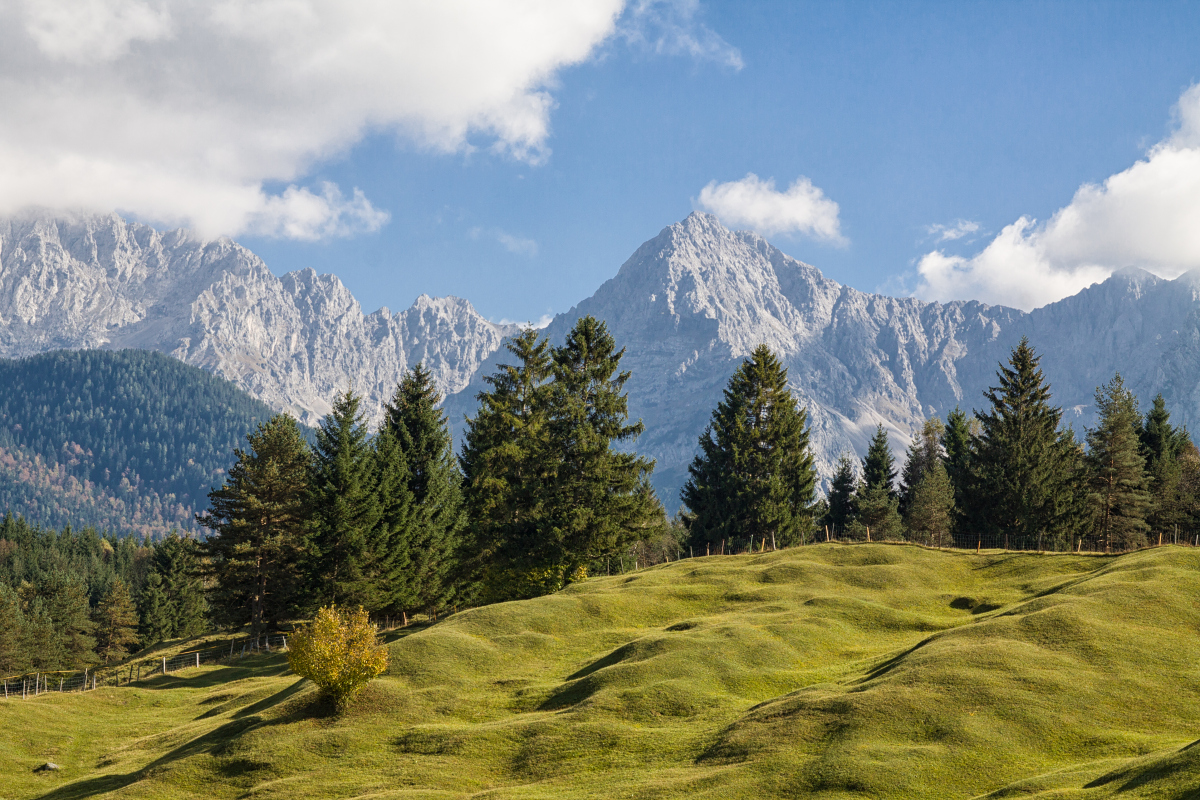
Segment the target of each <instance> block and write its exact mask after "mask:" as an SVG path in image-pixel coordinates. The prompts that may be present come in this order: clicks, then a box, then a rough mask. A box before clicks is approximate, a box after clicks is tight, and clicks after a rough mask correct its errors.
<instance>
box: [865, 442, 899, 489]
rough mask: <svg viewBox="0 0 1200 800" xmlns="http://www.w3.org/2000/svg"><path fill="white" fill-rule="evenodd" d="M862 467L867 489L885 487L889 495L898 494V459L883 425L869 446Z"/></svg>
mask: <svg viewBox="0 0 1200 800" xmlns="http://www.w3.org/2000/svg"><path fill="white" fill-rule="evenodd" d="M862 465H863V468H862V473H863V484H864V485H865V486H866V488H868V489H874V488H877V487H883V488H884V489H886V490H887V492H888V494H889V495H895V494H896V487H895V485H896V459H895V457H894V456H893V455H892V448H891V445H889V444H888V435H887V431H885V430H884V429H883V425H879V426H878V427H877V428H876V429H875V435H874V436H872V437H871V443H870V444H869V445H867V455H866V456H865V457H864V458H863V462H862Z"/></svg>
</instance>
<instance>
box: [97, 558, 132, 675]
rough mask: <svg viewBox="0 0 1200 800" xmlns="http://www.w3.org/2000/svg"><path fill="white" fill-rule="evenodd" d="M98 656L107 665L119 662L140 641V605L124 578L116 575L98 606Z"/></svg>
mask: <svg viewBox="0 0 1200 800" xmlns="http://www.w3.org/2000/svg"><path fill="white" fill-rule="evenodd" d="M95 617H96V655H98V656H99V657H100V658H101V659H102V660H103V661H104V663H105V664H107V663H109V661H114V660H115V661H120V660H121V659H122V658H124V657H125V656H126V655H127V654H128V653H129V651H130V645H134V644H136V643H137V640H138V638H137V625H138V615H137V608H136V606H134V604H133V597H132V595H130V593H129V587H128V586H126V585H125V581H123V580H121V579H120V578H117V579H116V580H115V581H113V584H112V587H111V588H110V589H109V590H108V593H107V594H105V595H104V599H103V600H101V601H100V604H99V605H98V606H96V614H95Z"/></svg>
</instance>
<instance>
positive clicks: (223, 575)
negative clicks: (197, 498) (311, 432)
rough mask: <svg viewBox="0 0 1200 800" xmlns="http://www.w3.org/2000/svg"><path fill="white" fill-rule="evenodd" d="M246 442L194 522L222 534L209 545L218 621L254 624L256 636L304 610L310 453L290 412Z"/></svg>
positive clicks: (206, 545)
mask: <svg viewBox="0 0 1200 800" xmlns="http://www.w3.org/2000/svg"><path fill="white" fill-rule="evenodd" d="M246 442H247V444H248V445H249V448H248V449H247V450H235V451H234V457H235V459H236V462H235V463H234V465H233V467H232V468H231V469H230V470H229V477H228V478H226V480H225V482H224V483H223V484H222V486H221V487H220V488H218V489H214V490H213V491H211V492H210V493H209V503H210V509H209V511H207V512H206V513H204V514H199V515H197V516H196V520H197V522H199V523H200V524H201V525H203V526H205V527H207V528H209V529H210V530H212V531H213V532H214V533H215V534H216V535H214V536H212V537H210V538H209V539H208V540H207V541H206V542H205V543H204V545H203V553H204V554H205V555H206V556H207V557H208V567H207V574H208V575H209V576H210V577H211V578H212V579H213V589H212V592H211V593H210V601H211V604H212V607H213V610H214V612H215V615H216V617H217V618H218V619H219V620H220V621H221V622H222V623H224V624H226V625H229V626H233V627H241V626H242V625H244V624H246V623H249V624H250V631H251V635H252V636H257V635H258V634H259V633H260V632H261V631H262V630H263V627H264V625H265V623H266V621H268V620H272V619H279V618H283V617H289V616H294V615H295V612H296V609H297V606H298V605H299V598H298V597H297V596H296V594H297V589H298V587H299V584H300V578H301V560H302V551H303V546H304V537H305V533H306V526H307V523H308V519H309V508H308V503H307V501H308V494H309V492H308V474H309V464H310V462H311V453H310V451H309V447H308V443H307V441H305V439H304V434H303V433H301V431H300V427H299V425H297V424H296V421H295V420H294V419H292V418H291V417H290V416H288V415H286V414H277V415H275V416H274V417H272V418H271V419H270V420H269V421H268V422H266V423H265V424H262V425H259V426H258V427H257V428H256V429H255V431H254V432H253V433H250V434H248V435H247V436H246Z"/></svg>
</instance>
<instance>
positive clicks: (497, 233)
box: [467, 227, 538, 258]
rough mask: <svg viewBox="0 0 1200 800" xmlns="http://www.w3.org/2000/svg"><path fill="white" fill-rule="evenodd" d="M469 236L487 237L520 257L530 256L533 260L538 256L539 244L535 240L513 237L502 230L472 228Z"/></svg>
mask: <svg viewBox="0 0 1200 800" xmlns="http://www.w3.org/2000/svg"><path fill="white" fill-rule="evenodd" d="M467 235H468V236H470V237H471V238H472V239H478V238H480V237H482V236H487V237H488V238H489V239H494V240H495V241H497V242H499V243H500V246H501V247H503V248H504V249H505V250H507V251H508V252H510V253H513V254H515V255H519V256H528V257H530V258H533V257H534V256H536V255H537V254H538V243H537V242H535V241H534V240H533V239H524V238H522V237H520V236H513V235H512V234H511V233H507V232H505V231H503V230H501V229H500V228H490V229H487V230H485V229H483V228H479V227H475V228H471V230H469V231H467Z"/></svg>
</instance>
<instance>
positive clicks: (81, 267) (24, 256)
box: [0, 214, 516, 425]
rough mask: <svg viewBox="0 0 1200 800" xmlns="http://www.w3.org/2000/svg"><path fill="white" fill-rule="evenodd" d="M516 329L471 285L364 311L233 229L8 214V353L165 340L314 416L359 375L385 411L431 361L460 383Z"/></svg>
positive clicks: (0, 351) (2, 248)
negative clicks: (241, 239)
mask: <svg viewBox="0 0 1200 800" xmlns="http://www.w3.org/2000/svg"><path fill="white" fill-rule="evenodd" d="M515 330H516V329H515V328H514V327H511V326H503V325H496V324H494V323H492V322H489V321H488V320H486V319H484V318H483V317H482V316H480V315H479V313H478V312H476V311H475V309H474V308H473V307H472V306H471V304H470V303H468V302H467V301H466V300H461V299H459V298H457V297H444V298H436V299H435V298H431V297H426V296H424V295H423V296H421V297H420V298H418V299H417V301H416V303H415V304H413V306H412V307H411V308H409V309H408V310H406V311H403V312H401V313H399V314H393V313H392V312H391V311H389V310H388V309H386V308H381V309H379V310H378V311H375V312H374V313H371V314H364V313H363V310H362V307H361V306H360V305H359V303H358V301H357V300H355V299H354V296H353V295H352V294H351V293H350V291H349V290H348V289H347V288H346V287H345V286H344V285H343V284H342V282H341V281H340V280H338V279H337V277H335V276H333V275H318V274H317V273H315V272H314V271H313V270H311V269H305V270H301V271H299V272H292V273H288V274H286V275H284V276H282V277H277V276H275V275H274V274H272V273H271V271H270V270H269V269H268V268H267V266H266V264H264V263H263V262H262V259H260V258H259V257H258V256H256V255H254V254H253V253H252V252H250V251H249V250H247V249H246V248H244V247H242V246H241V245H238V244H237V243H235V242H233V241H230V240H229V239H224V238H222V239H216V240H211V241H205V240H201V239H197V238H195V237H194V236H193V235H192V234H190V233H189V232H187V231H182V230H177V231H170V232H167V233H159V232H158V231H155V230H154V229H153V228H149V227H147V226H145V225H139V224H136V223H129V222H126V221H124V220H122V219H121V218H120V217H118V216H117V215H115V214H112V215H108V216H84V217H78V218H68V217H53V216H49V215H45V214H40V215H39V214H34V215H29V216H27V217H23V218H18V219H10V220H6V221H0V357H7V358H16V357H20V356H26V355H32V354H34V353H39V352H44V351H46V350H53V349H58V348H69V349H78V348H111V349H117V348H126V347H133V348H140V349H146V350H159V351H162V352H164V353H169V354H170V355H173V356H175V357H176V358H179V359H180V360H182V361H185V362H187V363H189V364H193V365H195V366H198V367H203V368H205V369H208V370H210V371H212V372H215V373H217V374H218V375H221V376H222V377H225V378H227V379H229V380H231V381H233V382H234V383H235V384H237V385H238V386H239V387H241V388H242V389H244V390H246V391H247V392H249V393H250V394H252V395H253V396H255V397H257V398H259V399H260V400H263V401H264V402H266V403H267V404H269V405H271V406H272V407H274V408H276V409H279V410H285V409H286V410H287V411H290V412H291V413H293V414H294V415H295V416H296V417H298V418H299V419H300V420H301V421H302V422H305V423H307V424H310V425H312V424H315V423H316V422H317V421H318V420H319V419H320V418H321V416H323V415H324V414H325V413H326V412H328V411H329V408H330V407H329V402H330V400H332V398H333V396H334V393H335V392H338V391H341V390H343V389H345V388H346V387H347V386H353V387H354V388H355V389H356V390H358V391H359V392H361V393H363V395H364V396H365V404H364V405H365V407H366V408H367V409H368V411H369V412H373V413H376V414H377V413H378V409H379V408H380V406H381V404H382V402H384V401H385V400H386V399H387V398H388V397H390V394H391V392H392V390H393V389H394V388H395V385H396V381H397V380H398V379H399V377H400V375H401V374H402V373H403V371H404V370H405V369H406V368H407V367H410V366H411V365H413V364H414V363H416V362H417V361H423V362H424V363H425V366H426V367H427V368H429V369H430V371H432V372H433V374H434V377H435V379H436V380H437V382H438V386H439V388H440V389H441V391H442V392H443V393H446V394H450V393H453V392H456V391H458V390H460V389H462V388H463V387H464V386H465V385H466V384H467V381H468V380H470V377H471V375H472V374H473V373H474V372H475V370H476V369H477V368H478V366H479V363H480V362H481V361H482V360H483V359H484V358H485V357H486V356H487V355H488V354H489V353H491V352H492V351H493V350H495V349H496V348H497V347H499V346H500V342H501V341H502V340H503V338H504V336H506V335H509V334H510V333H512V332H513V331H515Z"/></svg>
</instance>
